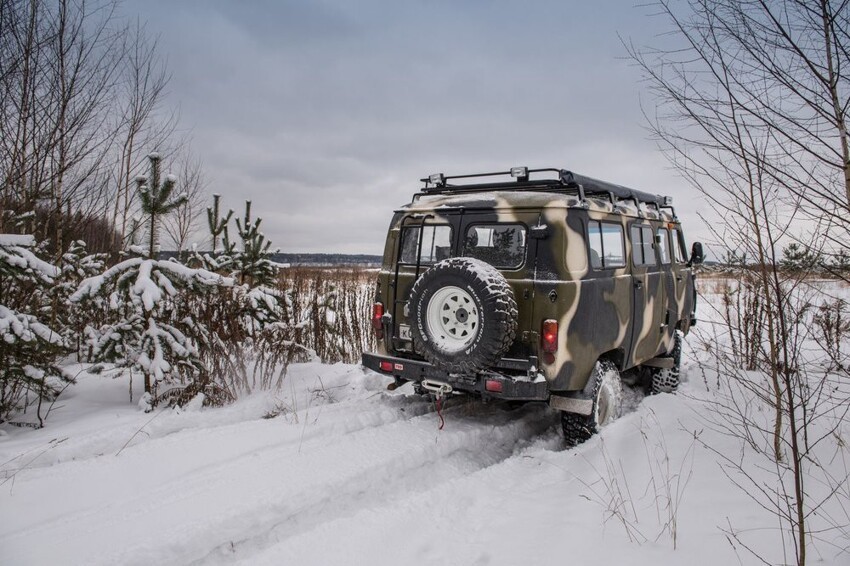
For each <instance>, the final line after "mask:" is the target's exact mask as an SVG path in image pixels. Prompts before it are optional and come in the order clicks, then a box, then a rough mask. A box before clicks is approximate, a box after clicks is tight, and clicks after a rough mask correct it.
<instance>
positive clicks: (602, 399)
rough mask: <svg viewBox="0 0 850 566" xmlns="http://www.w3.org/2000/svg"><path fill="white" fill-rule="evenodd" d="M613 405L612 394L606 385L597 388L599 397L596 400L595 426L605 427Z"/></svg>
mask: <svg viewBox="0 0 850 566" xmlns="http://www.w3.org/2000/svg"><path fill="white" fill-rule="evenodd" d="M612 405H614V392H613V391H612V390H611V387H610V386H609V385H607V384H602V386H601V387H600V388H599V396H598V397H597V398H596V424H597V425H598V426H605V425H606V424H608V421H610V420H612V419H611V416H612V415H611V412H612V411H611V408H612Z"/></svg>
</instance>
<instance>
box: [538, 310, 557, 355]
mask: <svg viewBox="0 0 850 566" xmlns="http://www.w3.org/2000/svg"><path fill="white" fill-rule="evenodd" d="M540 346H541V348H543V351H544V352H546V353H547V354H554V353H555V352H557V351H558V321H557V320H552V319H551V318H550V319H547V320H544V321H543V330H542V331H541V332H540Z"/></svg>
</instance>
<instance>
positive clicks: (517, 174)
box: [511, 167, 528, 181]
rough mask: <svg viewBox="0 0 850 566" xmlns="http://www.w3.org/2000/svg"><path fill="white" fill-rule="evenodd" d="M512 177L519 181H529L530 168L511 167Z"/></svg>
mask: <svg viewBox="0 0 850 566" xmlns="http://www.w3.org/2000/svg"><path fill="white" fill-rule="evenodd" d="M511 177H514V178H515V179H516V180H517V181H528V167H511Z"/></svg>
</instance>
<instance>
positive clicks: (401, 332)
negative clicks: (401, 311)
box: [398, 324, 410, 340]
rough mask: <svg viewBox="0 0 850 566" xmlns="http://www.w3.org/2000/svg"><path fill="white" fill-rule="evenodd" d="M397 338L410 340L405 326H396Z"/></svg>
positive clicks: (408, 329) (407, 327) (408, 330)
mask: <svg viewBox="0 0 850 566" xmlns="http://www.w3.org/2000/svg"><path fill="white" fill-rule="evenodd" d="M398 337H399V338H401V339H402V340H410V327H409V326H407V325H406V324H399V325H398Z"/></svg>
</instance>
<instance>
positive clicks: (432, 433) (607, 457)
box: [0, 340, 850, 566]
mask: <svg viewBox="0 0 850 566" xmlns="http://www.w3.org/2000/svg"><path fill="white" fill-rule="evenodd" d="M695 347H696V341H695V340H690V341H689V342H688V345H687V346H686V355H687V356H688V361H686V362H685V368H684V375H685V378H686V379H687V382H686V383H684V384H683V386H682V389H681V391H680V393H679V394H677V395H658V396H653V397H648V398H642V395H640V394H639V393H632V395H631V399H630V400H631V403H630V410H629V412H627V413H626V414H625V415H623V416H622V417H621V418H620V419H619V420H617V421H615V422H614V423H613V424H611V425H610V426H609V427H607V428H606V429H605V430H604V431H603V432H602V434H601V435H598V436H596V437H595V438H593V439H592V440H590V441H589V442H587V443H585V444H584V445H582V446H580V447H578V448H575V449H571V450H565V449H564V447H563V445H562V440H561V436H560V431H559V425H558V417H557V415H556V413H554V412H553V411H550V410H549V409H548V408H547V407H546V406H545V405H541V404H531V405H525V406H519V407H517V406H506V405H502V404H497V403H491V404H482V403H480V402H476V401H468V400H465V399H462V398H453V399H451V400H450V401H449V403H448V406H447V407H446V408H445V409H444V412H443V413H444V417H445V427H444V428H443V430H439V429H438V424H439V419H438V416H437V414H436V412H435V407H434V405H433V404H432V403H431V402H430V401H429V400H428V399H427V398H424V397H420V396H416V395H414V394H413V393H412V391H411V390H410V388H409V386H405V387H402V388H400V389H398V390H396V391H393V392H389V391H387V390H386V387H385V386H386V383H387V381H388V380H387V379H386V378H385V377H383V376H380V375H377V374H374V373H371V372H368V371H366V370H363V369H362V368H360V367H358V366H355V365H342V364H339V365H332V366H328V365H320V364H317V363H311V364H298V365H294V366H292V368H291V369H290V373H289V376H288V377H287V380H286V384H285V387H284V388H283V389H282V390H280V391H276V392H273V393H270V392H262V393H257V394H254V395H251V396H248V397H246V398H244V399H241V400H239V401H238V402H237V403H235V404H233V405H231V406H229V407H225V408H220V409H208V408H200V407H187V408H186V409H183V410H172V409H162V410H157V411H155V412H153V413H150V414H145V413H143V412H141V411H140V410H139V409H138V407H137V405H136V403H134V402H131V401H130V396H129V389H130V384H129V381H128V379H127V378H126V377H122V378H119V379H113V378H110V377H106V376H98V375H92V374H88V373H86V372H84V371H83V372H82V373H81V374H80V376H79V378H78V384H77V385H75V386H72V387H69V388H68V389H67V390H66V392H65V393H64V394H63V395H62V396H61V397H60V400H59V401H58V402H57V403H56V405H55V406H54V407H53V409H52V411H51V414H50V417H49V419H48V421H47V426H46V428H43V429H41V430H32V429H21V428H16V427H11V426H9V425H3V426H2V427H0V564H3V565H19V564H21V565H23V564H86V565H91V564H110V565H111V564H195V563H197V564H222V563H228V564H230V563H244V564H274V565H277V564H298V565H309V564H322V565H326V564H369V565H375V566H380V565H384V564H386V565H392V566H397V565H399V564H482V565H483V564H505V565H514V564H555V563H558V564H652V565H681V564H694V565H701V564H723V565H725V564H757V563H760V562H759V561H758V560H757V559H756V558H754V556H753V555H752V554H750V552H749V551H747V550H746V549H744V548H743V547H742V546H741V544H740V543H739V542H736V541H735V538H734V537H732V536H729V535H728V534H727V532H728V531H731V532H734V533H736V534H737V535H738V536H739V538H740V539H741V541H743V542H744V543H746V544H747V546H749V547H750V548H753V549H755V550H756V551H757V552H758V553H759V554H761V555H762V556H763V557H764V558H765V560H767V561H768V562H769V563H772V564H777V563H787V562H791V561H793V556H790V555H784V554H783V550H782V546H781V544H780V543H779V541H780V535H779V531H778V523H777V520H776V519H775V518H774V517H773V516H772V515H771V514H770V513H768V512H767V511H765V510H764V509H762V508H760V507H759V506H757V505H756V504H754V503H753V502H752V500H751V499H750V498H748V497H747V495H746V494H745V493H744V492H743V491H742V490H741V489H738V488H737V487H735V486H734V485H733V484H732V483H731V482H730V479H729V478H728V477H727V476H726V475H725V474H724V472H723V471H722V469H721V467H720V464H719V461H718V456H717V453H721V454H728V455H731V456H733V457H734V455H735V454H737V453H738V452H740V451H741V446H740V443H739V442H738V441H737V440H735V439H733V438H729V437H727V436H724V435H722V434H721V433H719V432H716V431H715V428H716V427H714V426H712V424H711V422H710V416H711V415H710V414H709V411H710V407H711V405H710V404H706V403H705V401H706V400H710V399H711V396H712V395H713V393H712V388H711V380H712V379H713V376H711V375H708V376H704V375H703V372H702V371H701V368H700V367H699V366H698V364H697V363H696V362H695V361H694V352H693V348H695ZM80 369H82V368H80ZM706 377H708V382H706V381H705V378H706ZM139 381H140V380H138V379H137V380H136V382H135V383H134V384H133V387H134V389H135V391H134V399H135V401H138V399H139V395H140V393H141V391H140V383H138V382H139ZM264 417H267V418H264ZM839 433H842V430H839ZM843 434H847V430H846V427H845V428H844V429H843ZM706 445H708V446H710V447H711V448H712V449H708V448H706ZM713 450H715V451H717V452H714V451H713ZM846 450H847V449H846V447H845V448H844V453H842V454H840V458H843V459H844V460H845V461H847V460H850V458H847V456H848V455H847V454H846ZM839 461H840V460H839ZM762 481H764V482H765V484H766V485H767V484H768V483H769V482H771V481H774V482H775V479H774V478H773V476H772V475H771V473H770V470H769V469H765V475H764V478H763V480H762ZM674 535H675V536H674ZM829 536H831V537H832V536H833V535H829ZM674 539H675V543H674ZM836 545H837V546H836ZM842 545H843V546H846V545H847V542H846V541H844V542H842V541H840V540H838V541H836V540H834V537H833V538H832V539H830V542H827V543H821V544H818V545H817V546H816V547H815V550H814V551H813V552H812V554H811V556H812V560H813V562H814V563H817V564H827V565H833V564H834V565H839V564H841V565H846V564H850V555H848V554H847V553H846V552H845V553H842V552H841V550H840V547H841V546H842ZM810 552H811V550H810Z"/></svg>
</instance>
